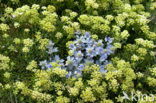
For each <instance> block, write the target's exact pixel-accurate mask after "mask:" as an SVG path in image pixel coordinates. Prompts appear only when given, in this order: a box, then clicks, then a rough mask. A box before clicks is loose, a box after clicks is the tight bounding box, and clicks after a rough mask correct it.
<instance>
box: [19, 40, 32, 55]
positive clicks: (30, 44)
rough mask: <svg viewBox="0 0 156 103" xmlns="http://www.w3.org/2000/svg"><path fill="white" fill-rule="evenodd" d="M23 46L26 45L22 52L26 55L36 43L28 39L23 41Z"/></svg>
mask: <svg viewBox="0 0 156 103" xmlns="http://www.w3.org/2000/svg"><path fill="white" fill-rule="evenodd" d="M23 44H24V47H23V49H22V51H23V52H24V53H28V52H29V51H30V48H31V47H32V46H33V45H34V42H33V40H32V39H30V38H28V39H24V40H23Z"/></svg>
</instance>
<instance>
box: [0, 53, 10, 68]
mask: <svg viewBox="0 0 156 103" xmlns="http://www.w3.org/2000/svg"><path fill="white" fill-rule="evenodd" d="M9 62H10V58H9V57H6V56H4V55H2V54H0V70H8V69H9Z"/></svg>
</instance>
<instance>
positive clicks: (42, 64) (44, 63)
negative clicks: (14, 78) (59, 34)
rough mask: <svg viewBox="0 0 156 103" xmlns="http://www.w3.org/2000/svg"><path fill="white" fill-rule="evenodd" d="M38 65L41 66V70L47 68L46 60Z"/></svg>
mask: <svg viewBox="0 0 156 103" xmlns="http://www.w3.org/2000/svg"><path fill="white" fill-rule="evenodd" d="M39 65H40V66H41V68H42V69H45V68H46V66H47V61H46V60H44V61H40V63H39Z"/></svg>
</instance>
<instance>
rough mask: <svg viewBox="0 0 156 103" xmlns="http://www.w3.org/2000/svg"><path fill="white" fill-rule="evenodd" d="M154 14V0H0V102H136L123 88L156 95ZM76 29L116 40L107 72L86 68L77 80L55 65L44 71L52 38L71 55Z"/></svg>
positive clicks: (64, 56) (98, 36)
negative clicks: (125, 96) (125, 94)
mask: <svg viewBox="0 0 156 103" xmlns="http://www.w3.org/2000/svg"><path fill="white" fill-rule="evenodd" d="M155 18H156V2H155V0H0V77H1V79H0V102H1V103H14V102H15V103H69V102H70V103H84V102H87V103H90V102H93V103H94V102H95V103H96V102H97V103H116V102H121V103H133V101H129V100H123V99H122V96H123V94H122V92H123V91H125V92H127V93H131V91H133V92H135V93H142V94H153V95H156V91H155V89H156V65H155V64H156V48H155V47H156V28H155V25H156V24H155V23H156V19H155ZM77 31H81V32H82V34H83V33H85V32H86V31H88V32H90V34H92V38H94V39H95V40H98V39H104V37H105V36H109V37H112V38H114V43H113V45H114V47H115V49H116V50H115V53H114V55H113V56H112V57H111V58H109V59H110V60H112V63H109V64H108V65H107V66H106V69H107V72H106V73H104V74H101V73H100V72H99V68H100V67H99V66H98V65H92V66H91V67H89V66H86V67H85V69H84V70H83V75H82V77H80V78H77V79H76V78H66V74H67V71H66V70H63V69H62V68H60V67H59V65H58V64H57V63H54V64H52V65H53V67H55V68H54V69H52V70H42V69H41V67H40V66H38V64H39V61H41V60H44V59H47V58H48V55H47V53H46V47H47V44H48V42H49V40H52V41H53V42H54V43H55V44H56V46H57V47H59V48H58V49H59V55H60V56H61V58H63V59H65V58H66V57H67V55H68V54H69V55H72V54H71V53H70V51H69V48H67V47H69V44H70V43H73V42H72V41H73V40H74V39H75V38H74V36H75V32H77ZM68 51H69V53H68ZM145 102H146V101H145V100H142V101H138V103H145Z"/></svg>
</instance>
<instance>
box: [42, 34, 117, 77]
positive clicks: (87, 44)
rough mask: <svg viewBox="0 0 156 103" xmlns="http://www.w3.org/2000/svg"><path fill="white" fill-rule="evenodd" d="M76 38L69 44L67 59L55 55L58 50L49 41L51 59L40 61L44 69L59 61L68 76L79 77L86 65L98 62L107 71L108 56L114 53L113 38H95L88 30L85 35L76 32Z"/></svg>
mask: <svg viewBox="0 0 156 103" xmlns="http://www.w3.org/2000/svg"><path fill="white" fill-rule="evenodd" d="M75 34H76V37H75V38H76V39H75V40H74V41H73V42H71V43H70V44H69V46H68V48H69V55H68V56H67V58H66V61H64V60H63V59H60V57H59V55H53V54H54V53H56V52H57V51H58V49H57V48H56V47H54V43H53V42H52V41H49V44H48V46H47V49H48V51H47V53H48V54H49V55H50V56H49V61H48V60H44V61H41V62H40V64H39V65H40V66H41V67H42V69H46V68H47V69H51V68H53V65H52V64H53V63H57V64H58V65H59V66H60V67H62V68H63V69H65V70H67V71H68V75H67V77H72V76H74V77H78V76H80V75H81V74H82V70H83V69H84V67H85V65H92V64H97V65H99V66H100V72H101V73H105V72H107V70H106V69H105V65H106V64H107V63H109V61H108V57H109V55H111V54H112V53H114V47H113V45H112V42H113V38H110V37H105V38H104V41H103V40H95V39H93V38H92V36H91V35H90V33H88V32H86V33H85V34H84V35H83V34H81V33H80V32H76V33H75Z"/></svg>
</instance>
